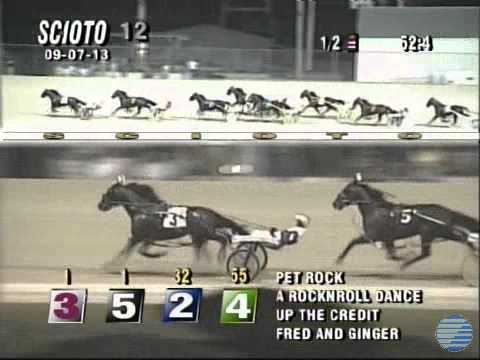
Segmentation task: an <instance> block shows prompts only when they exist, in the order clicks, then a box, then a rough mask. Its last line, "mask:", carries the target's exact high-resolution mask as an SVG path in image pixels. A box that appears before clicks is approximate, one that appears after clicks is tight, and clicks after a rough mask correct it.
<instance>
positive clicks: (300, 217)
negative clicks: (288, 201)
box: [226, 214, 310, 280]
mask: <svg viewBox="0 0 480 360" xmlns="http://www.w3.org/2000/svg"><path fill="white" fill-rule="evenodd" d="M309 224H310V218H309V217H308V216H307V215H305V214H297V215H295V225H294V226H292V227H289V228H287V229H284V230H280V229H278V228H276V227H270V228H268V227H264V226H262V227H263V229H253V230H252V231H251V233H250V234H248V235H242V234H235V235H233V236H232V245H233V246H234V250H233V251H232V253H231V254H230V255H229V256H228V259H227V263H226V265H227V273H228V274H231V273H232V271H234V270H235V268H246V269H248V272H249V276H250V279H251V280H253V279H254V278H255V277H256V276H257V275H258V274H259V273H260V272H261V271H262V270H264V269H265V268H266V267H267V263H268V253H267V249H272V250H279V249H281V248H283V247H285V246H290V245H294V244H296V243H298V241H299V240H300V239H301V238H302V237H303V236H304V235H305V232H306V231H307V228H308V226H309Z"/></svg>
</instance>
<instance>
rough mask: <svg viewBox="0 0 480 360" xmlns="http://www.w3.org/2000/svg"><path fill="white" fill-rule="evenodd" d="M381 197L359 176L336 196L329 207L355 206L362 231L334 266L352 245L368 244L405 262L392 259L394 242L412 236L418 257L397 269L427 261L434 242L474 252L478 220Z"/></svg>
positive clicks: (435, 206) (390, 257)
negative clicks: (417, 245)
mask: <svg viewBox="0 0 480 360" xmlns="http://www.w3.org/2000/svg"><path fill="white" fill-rule="evenodd" d="M385 195H386V193H384V192H382V191H380V190H377V189H374V188H372V187H370V186H369V185H367V184H366V183H364V182H363V181H362V178H361V175H360V174H357V176H356V178H355V179H354V180H353V181H352V182H350V183H349V184H348V185H347V186H346V187H345V188H344V189H343V190H342V191H341V192H340V193H339V194H338V195H337V197H336V199H335V201H334V202H333V204H332V205H333V207H334V208H335V209H336V210H342V209H343V208H344V207H346V206H351V205H356V206H358V208H359V210H360V213H361V214H362V220H363V231H364V234H363V235H361V236H359V237H357V238H355V239H353V240H352V241H351V242H350V243H349V244H348V246H347V247H346V248H345V250H343V252H342V253H341V254H340V256H339V257H338V258H337V264H339V263H341V262H342V261H343V259H344V258H345V256H347V254H348V252H349V251H350V250H351V249H352V248H353V247H354V246H355V245H360V244H371V243H375V244H378V245H381V247H385V249H386V250H387V258H389V259H391V260H405V259H404V258H401V257H398V256H396V254H395V246H394V242H395V241H396V240H400V239H405V238H407V237H412V236H416V235H420V239H421V254H420V255H418V256H415V257H413V258H411V259H408V260H406V261H404V262H403V264H402V266H401V269H405V268H406V267H408V266H410V265H412V264H413V263H416V262H417V261H419V260H422V259H424V258H427V257H429V256H430V255H431V247H432V242H433V241H434V240H435V239H443V240H452V241H456V242H459V243H462V244H465V245H467V246H468V247H469V248H470V249H472V250H473V251H474V252H477V251H478V232H479V223H478V220H476V219H474V218H472V217H470V216H467V215H465V214H462V213H460V212H457V211H454V210H451V209H448V208H446V207H444V206H441V205H437V204H417V205H406V204H394V203H392V202H389V201H387V200H385V198H384V196H385Z"/></svg>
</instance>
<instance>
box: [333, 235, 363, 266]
mask: <svg viewBox="0 0 480 360" xmlns="http://www.w3.org/2000/svg"><path fill="white" fill-rule="evenodd" d="M369 243H370V241H369V240H368V239H367V238H365V237H364V236H363V235H362V236H359V237H356V238H355V239H353V240H352V241H350V243H349V244H348V245H347V247H346V248H345V249H344V250H343V251H342V253H341V254H340V255H339V256H338V257H337V260H336V261H335V264H337V265H339V264H341V263H342V262H343V259H344V258H345V256H347V254H348V253H349V252H350V250H352V248H353V247H354V246H355V245H360V244H369Z"/></svg>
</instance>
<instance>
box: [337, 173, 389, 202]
mask: <svg viewBox="0 0 480 360" xmlns="http://www.w3.org/2000/svg"><path fill="white" fill-rule="evenodd" d="M376 200H383V193H382V192H381V191H379V190H375V189H373V188H371V187H370V186H368V185H367V184H365V183H364V182H363V179H362V175H361V174H360V173H357V174H356V175H355V178H354V179H353V181H351V182H350V183H348V185H347V186H345V187H344V188H343V190H342V191H340V192H339V193H338V195H337V197H336V198H335V200H334V201H333V204H332V206H333V208H334V209H336V210H342V209H343V208H344V207H347V206H350V205H358V204H368V203H372V202H374V201H376Z"/></svg>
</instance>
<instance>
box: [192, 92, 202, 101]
mask: <svg viewBox="0 0 480 360" xmlns="http://www.w3.org/2000/svg"><path fill="white" fill-rule="evenodd" d="M199 99H201V95H200V94H199V93H193V94H192V96H190V99H189V100H190V101H194V100H199Z"/></svg>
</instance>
